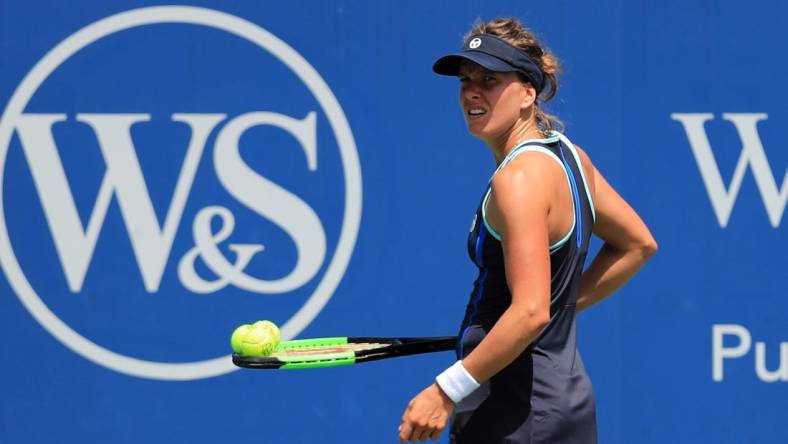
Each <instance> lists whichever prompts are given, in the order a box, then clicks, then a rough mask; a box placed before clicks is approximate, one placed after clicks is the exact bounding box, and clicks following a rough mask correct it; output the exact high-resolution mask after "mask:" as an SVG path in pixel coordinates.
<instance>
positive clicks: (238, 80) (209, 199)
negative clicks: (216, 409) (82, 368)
mask: <svg viewBox="0 0 788 444" xmlns="http://www.w3.org/2000/svg"><path fill="white" fill-rule="evenodd" d="M151 36H153V37H151ZM198 38H205V43H204V45H203V46H202V47H199V48H198V49H197V50H195V48H196V47H195V45H193V44H191V46H186V47H185V48H184V46H185V43H184V42H192V41H194V40H195V39H198ZM157 39H158V40H157ZM129 41H133V42H134V45H133V46H131V45H128V42H129ZM98 42H101V44H100V45H94V44H95V43H98ZM146 42H147V44H148V46H149V47H148V48H146V49H140V50H138V52H136V53H135V52H134V49H131V50H130V49H128V48H129V47H131V48H135V47H137V46H140V43H143V44H144V43H146ZM153 43H155V45H154V44H153ZM212 45H215V46H212ZM232 45H236V47H237V49H236V50H235V52H233V51H228V50H227V48H228V47H233V46H232ZM212 48H213V49H215V50H213V51H212ZM129 51H130V52H129ZM121 52H122V55H123V57H122V58H121V59H122V61H120V62H118V65H117V67H116V68H117V72H114V73H111V75H107V72H106V70H107V69H109V70H110V71H111V68H112V67H113V65H112V64H105V63H104V61H105V60H107V59H116V58H117V55H118V53H121ZM209 55H214V57H215V58H214V59H207V57H208V56H209ZM135 56H138V57H139V60H137V61H133V62H132V60H133V59H134V57H135ZM79 57H82V58H86V59H87V60H88V61H87V62H84V61H83V63H82V64H78V65H76V66H77V67H78V69H75V65H74V62H72V59H75V58H79ZM223 57H227V59H226V60H225V59H223ZM200 62H204V63H202V64H201V63H200ZM123 63H129V65H128V66H126V65H123ZM229 64H232V65H233V66H235V68H233V66H230V65H229ZM238 65H240V66H241V68H242V69H239V68H237V66H238ZM107 66H109V68H107ZM86 70H95V71H96V72H98V74H95V75H96V79H98V80H96V81H95V82H93V83H91V82H90V81H88V80H86V79H85V77H86V73H85V71H86ZM247 71H248V73H251V74H248V75H249V76H250V77H248V78H245V77H244V75H247ZM48 79H51V83H54V84H56V85H63V84H67V85H70V86H72V87H73V91H74V95H73V96H67V95H64V94H63V93H62V92H61V91H57V93H52V92H51V90H52V88H51V87H49V86H48V85H49V84H47V83H45V82H46V81H47V80H48ZM249 79H251V80H249ZM124 81H125V83H124ZM75 85H76V86H75ZM236 85H240V86H238V87H236ZM96 89H97V90H100V91H101V92H100V93H99V92H96V91H95V90H96ZM39 90H41V92H39ZM94 97H98V98H94ZM71 103H77V104H78V105H73V107H75V108H76V107H82V108H87V110H85V109H73V110H71V111H70V112H63V110H62V108H64V107H68V106H69V105H68V104H71ZM58 108H61V109H58ZM129 108H131V109H133V112H130V111H128V109H129ZM189 108H192V109H196V110H195V111H192V110H190V109H189ZM83 145H84V146H88V147H95V149H94V150H93V151H94V153H93V154H92V155H93V158H95V159H100V160H98V161H97V162H94V163H97V164H98V165H100V168H93V167H92V163H91V162H90V160H89V159H90V158H91V157H90V154H88V155H84V158H80V157H79V156H78V155H76V154H74V153H75V152H80V150H83V151H82V152H88V151H89V150H87V149H86V148H85V147H84V146H83ZM80 146H82V147H81V148H80ZM282 146H285V147H287V149H282V148H281V147H282ZM20 153H21V155H20ZM99 153H100V154H99ZM15 159H16V160H15ZM23 164H24V165H25V166H26V168H24V171H26V173H24V174H23V173H22V171H23V167H22V166H21V165H23ZM9 165H12V166H9ZM168 177H171V178H172V180H167V178H168ZM9 184H11V185H9ZM26 184H29V185H28V186H26ZM91 184H95V186H94V187H93V188H91ZM0 196H2V200H1V201H0V202H2V206H1V207H0V262H1V263H2V267H3V270H4V272H5V274H6V277H7V279H8V282H9V283H10V285H11V287H12V289H13V290H14V292H15V293H16V295H17V296H18V298H19V300H20V301H21V302H22V303H23V305H24V306H25V308H26V309H27V310H28V311H29V312H30V313H31V314H32V315H33V317H34V318H35V319H36V320H37V321H38V322H39V323H40V324H41V325H42V326H43V327H44V328H45V329H46V330H47V331H49V332H50V333H51V334H52V335H53V336H55V337H56V338H57V339H58V340H60V341H61V342H62V343H63V344H65V345H66V346H67V347H69V348H70V349H71V350H73V351H75V352H76V353H79V354H80V355H82V356H84V357H85V358H87V359H90V360H91V361H93V362H96V363H97V364H100V365H103V366H105V367H108V368H111V369H113V370H116V371H119V372H121V373H125V374H129V375H133V376H138V377H145V378H153V379H164V380H186V379H197V378H204V377H210V376H216V375H220V374H223V373H226V372H228V371H231V370H232V369H233V368H234V367H233V366H232V363H231V361H230V359H229V356H227V355H226V348H227V347H226V342H227V337H228V336H227V335H228V334H229V333H228V332H229V331H231V327H232V326H233V325H235V324H237V323H240V322H242V321H250V320H253V319H254V317H256V316H261V313H272V314H275V315H272V316H265V317H268V318H271V319H274V320H277V321H279V322H278V323H280V324H282V334H283V337H285V338H292V337H294V336H295V335H297V334H298V333H299V332H300V331H301V330H303V329H304V328H305V327H306V326H307V325H308V324H309V323H310V322H311V321H312V320H313V319H314V318H315V316H317V314H318V313H319V312H320V310H321V309H322V308H323V306H324V305H325V304H326V303H327V302H328V300H329V299H330V298H331V296H332V294H333V292H334V290H335V289H336V287H337V285H338V284H339V282H340V280H341V279H342V277H343V275H344V273H345V270H346V268H347V265H348V262H349V260H350V256H351V254H352V252H353V249H354V246H355V241H356V237H357V233H358V228H359V223H360V215H361V171H360V166H359V162H358V154H357V151H356V146H355V142H354V139H353V135H352V132H351V130H350V126H349V124H348V122H347V119H346V118H345V115H344V112H343V110H342V108H341V106H340V105H339V102H338V101H337V100H336V98H335V96H334V94H333V93H332V91H331V90H330V88H329V87H328V85H327V84H326V83H325V82H324V81H323V79H322V78H321V77H320V75H319V74H318V73H317V71H316V70H315V69H314V68H313V67H312V66H311V65H310V64H309V63H308V62H307V61H306V60H305V59H304V58H303V57H302V56H301V55H299V54H298V53H297V52H296V51H295V50H293V49H292V48H291V47H290V46H288V45H287V44H286V43H284V42H283V41H281V40H279V39H278V38H277V37H275V36H273V35H272V34H270V33H269V32H267V31H265V30H264V29H262V28H260V27H259V26H257V25H255V24H253V23H251V22H248V21H246V20H243V19H240V18H238V17H235V16H232V15H228V14H225V13H222V12H218V11H214V10H209V9H204V8H194V7H181V6H174V7H153V8H143V9H137V10H132V11H128V12H124V13H121V14H117V15H114V16H111V17H108V18H105V19H103V20H100V21H98V22H96V23H94V24H91V25H89V26H87V27H85V28H83V29H81V30H79V31H78V32H77V33H75V34H73V35H72V36H70V37H68V38H67V39H65V40H64V41H62V42H61V43H60V44H58V45H57V46H56V47H55V48H54V49H52V50H51V51H50V52H49V53H47V55H46V56H44V58H43V59H41V60H40V61H39V62H38V63H37V64H36V65H35V66H34V67H33V69H32V70H31V71H30V72H29V73H28V74H27V76H26V77H25V78H24V79H23V81H22V82H21V83H20V84H19V86H18V87H17V89H16V91H15V92H14V94H13V95H12V97H11V99H10V101H9V102H8V104H7V106H6V108H5V110H4V112H3V115H2V118H1V120H0ZM21 196H28V197H21ZM36 201H37V203H36ZM35 209H38V210H37V211H39V213H36V210H35ZM36 219H42V221H41V224H36V223H28V222H30V221H33V222H34V221H35V220H36ZM38 225H41V226H45V227H46V231H47V232H48V237H45V236H43V233H42V232H40V231H36V226H38ZM119 233H124V235H123V236H121V235H119ZM15 245H16V246H20V245H21V247H18V248H15ZM36 256H38V257H36ZM46 257H56V258H57V259H56V260H57V264H58V265H59V268H60V269H61V270H62V276H63V279H62V280H58V279H53V278H52V277H51V268H50V270H45V268H46V267H47V265H46V259H42V258H46ZM281 295H285V296H287V297H288V298H289V299H281ZM206 298H207V299H206ZM260 298H262V299H260ZM244 310H246V312H248V313H250V314H249V315H248V316H249V317H248V318H244V317H243V316H241V315H239V313H240V314H242V313H244ZM126 325H131V326H133V328H132V327H128V328H127V327H126ZM195 325H197V326H199V328H195ZM195 332H197V333H196V335H197V337H196V338H195ZM179 335H180V336H179ZM88 336H90V337H91V338H92V339H89V338H88ZM162 337H168V338H169V339H168V341H169V342H168V343H165V344H163V345H160V348H158V349H157V344H160V343H161V341H160V340H158V339H157V338H162ZM209 338H210V339H209ZM213 338H218V339H217V340H216V341H214V339H213ZM212 341H213V342H212ZM165 342H167V341H165ZM194 342H201V344H200V345H193V343H194ZM189 344H192V345H189ZM212 344H221V348H220V346H219V345H217V346H215V347H211V345H212ZM172 350H180V352H181V353H180V355H178V354H177V353H172V352H171V351H172ZM204 355H208V356H204ZM211 355H212V356H211ZM217 355H218V356H217ZM195 358H196V359H195Z"/></svg>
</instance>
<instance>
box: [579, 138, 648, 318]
mask: <svg viewBox="0 0 788 444" xmlns="http://www.w3.org/2000/svg"><path fill="white" fill-rule="evenodd" d="M581 154H582V157H583V160H584V162H583V164H584V166H587V165H590V160H588V157H587V156H585V153H582V151H581ZM590 169H591V171H593V181H594V185H595V187H594V188H595V190H594V206H595V210H596V221H595V223H594V234H596V235H597V236H598V237H599V238H601V239H602V240H603V241H604V242H605V243H604V245H602V248H601V249H600V250H599V253H598V254H597V255H596V257H595V258H594V260H593V262H592V263H591V265H590V266H589V267H588V269H587V270H586V271H585V272H584V273H583V276H582V278H581V280H580V290H579V294H578V297H577V311H582V310H585V309H586V308H588V307H590V306H592V305H594V304H596V303H597V302H599V301H601V300H602V299H604V298H605V297H607V296H609V295H610V294H611V293H613V292H614V291H616V290H617V289H619V288H620V287H621V286H622V285H624V283H626V282H627V281H628V280H629V279H630V278H631V277H632V276H633V275H634V274H635V273H636V272H637V271H638V270H639V269H640V267H642V266H643V264H645V263H646V261H648V259H649V258H650V257H651V256H652V255H653V254H654V253H655V252H656V251H657V242H656V241H655V240H654V237H653V236H652V235H651V232H650V231H649V229H648V227H646V224H645V223H643V221H642V220H641V219H640V217H639V216H638V214H637V213H636V212H635V210H633V209H632V207H630V206H629V204H627V202H626V201H625V200H624V199H623V198H622V197H621V196H619V194H618V193H617V192H616V190H614V189H613V187H611V186H610V184H608V183H607V181H606V180H605V178H604V177H603V176H602V174H600V173H599V171H598V170H597V169H596V168H594V166H593V165H590ZM587 171H588V169H587Z"/></svg>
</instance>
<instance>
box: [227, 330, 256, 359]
mask: <svg viewBox="0 0 788 444" xmlns="http://www.w3.org/2000/svg"><path fill="white" fill-rule="evenodd" d="M251 328H252V326H251V325H249V324H244V325H240V326H238V328H236V329H235V331H233V335H232V336H231V337H230V346H232V348H233V351H234V352H235V353H241V350H242V343H243V339H244V338H245V337H246V333H247V332H248V331H249V330H250V329H251Z"/></svg>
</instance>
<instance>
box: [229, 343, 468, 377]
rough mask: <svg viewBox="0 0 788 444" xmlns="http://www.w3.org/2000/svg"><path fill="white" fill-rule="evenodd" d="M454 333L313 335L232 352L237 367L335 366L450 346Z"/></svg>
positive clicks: (441, 349) (431, 350) (425, 351)
mask: <svg viewBox="0 0 788 444" xmlns="http://www.w3.org/2000/svg"><path fill="white" fill-rule="evenodd" d="M456 345H457V337H456V336H446V337H428V338H348V337H336V338H314V339H297V340H293V341H282V342H280V343H279V345H278V346H277V347H276V350H274V352H273V353H272V354H271V355H270V356H264V357H253V356H241V355H239V354H237V353H234V354H233V363H234V364H235V365H237V366H238V367H244V368H253V369H268V370H284V369H297V368H321V367H336V366H340V365H352V364H358V363H360V362H368V361H376V360H378V359H387V358H396V357H399V356H407V355H417V354H421V353H432V352H439V351H447V350H453V349H454V347H455V346H456Z"/></svg>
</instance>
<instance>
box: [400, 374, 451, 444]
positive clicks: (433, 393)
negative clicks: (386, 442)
mask: <svg viewBox="0 0 788 444" xmlns="http://www.w3.org/2000/svg"><path fill="white" fill-rule="evenodd" d="M452 413H454V403H453V402H452V400H451V399H449V397H448V396H446V394H445V393H443V390H441V388H440V387H438V384H432V385H431V386H429V387H427V388H426V389H424V390H423V391H422V392H421V393H419V394H418V395H416V397H415V398H413V399H411V400H410V402H409V403H408V408H407V409H405V414H403V415H402V424H400V426H399V442H400V443H404V442H406V441H410V442H416V440H419V441H426V440H427V438H430V439H432V440H433V441H434V440H437V439H438V438H440V436H441V432H443V429H444V428H446V424H447V423H448V421H449V418H450V417H451V415H452Z"/></svg>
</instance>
